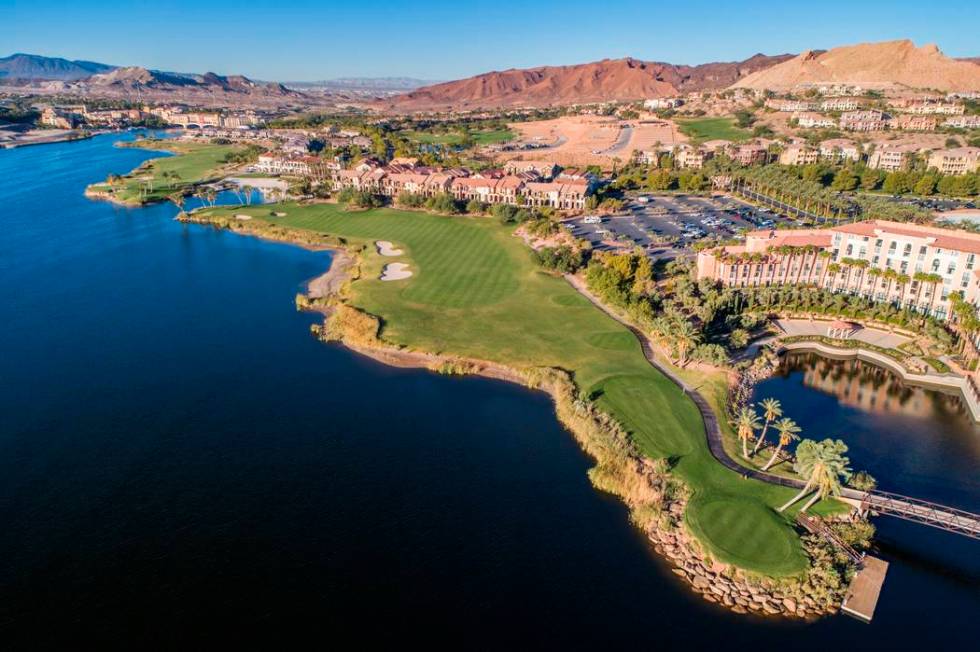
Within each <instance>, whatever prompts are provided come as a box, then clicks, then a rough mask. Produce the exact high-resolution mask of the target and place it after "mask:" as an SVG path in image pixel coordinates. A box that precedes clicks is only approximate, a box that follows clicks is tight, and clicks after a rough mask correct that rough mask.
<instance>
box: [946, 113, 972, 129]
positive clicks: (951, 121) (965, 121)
mask: <svg viewBox="0 0 980 652" xmlns="http://www.w3.org/2000/svg"><path fill="white" fill-rule="evenodd" d="M943 126H946V127H956V128H957V129H980V115H961V116H957V117H955V118H947V119H946V121H945V122H943Z"/></svg>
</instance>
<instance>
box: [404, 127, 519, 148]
mask: <svg viewBox="0 0 980 652" xmlns="http://www.w3.org/2000/svg"><path fill="white" fill-rule="evenodd" d="M402 135H403V136H405V137H406V138H408V139H409V140H413V141H415V142H417V143H424V144H428V145H434V144H435V145H459V144H460V143H462V142H463V134H461V133H459V132H452V133H447V134H431V133H427V132H424V131H405V132H402ZM470 135H471V136H472V137H473V141H474V142H475V143H476V144H477V145H490V144H492V143H503V142H506V141H508V140H513V139H514V132H512V131H510V130H509V129H490V130H487V131H474V132H472V133H471V134H470Z"/></svg>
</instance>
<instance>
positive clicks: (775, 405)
mask: <svg viewBox="0 0 980 652" xmlns="http://www.w3.org/2000/svg"><path fill="white" fill-rule="evenodd" d="M759 407H760V408H762V416H763V418H764V419H765V424H764V425H763V426H762V431H761V432H759V437H758V439H756V440H755V446H754V447H753V448H752V454H753V455H755V454H756V453H758V452H759V447H760V446H762V442H764V441H765V439H766V432H767V431H768V430H769V424H770V423H772V422H773V421H774V420H776V419H778V418H779V417H781V416H783V405H782V403H780V402H779V400H778V399H775V398H765V399H762V400H761V401H760V402H759Z"/></svg>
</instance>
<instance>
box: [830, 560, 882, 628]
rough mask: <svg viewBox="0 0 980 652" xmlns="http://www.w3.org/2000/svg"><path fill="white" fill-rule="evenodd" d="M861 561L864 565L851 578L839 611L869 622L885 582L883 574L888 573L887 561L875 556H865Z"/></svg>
mask: <svg viewBox="0 0 980 652" xmlns="http://www.w3.org/2000/svg"><path fill="white" fill-rule="evenodd" d="M863 563H864V566H863V567H862V568H861V570H859V571H858V573H857V575H855V576H854V579H853V580H851V586H850V587H848V589H847V596H846V597H845V598H844V602H843V603H842V604H841V611H843V612H844V613H846V614H847V615H849V616H853V617H854V618H857V619H858V620H862V621H864V622H866V623H870V622H871V618H872V617H874V615H875V607H876V606H878V596H879V595H881V585H882V584H884V583H885V574H886V573H888V562H887V561H884V560H882V559H878V558H877V557H870V556H866V557H865V558H864V562H863Z"/></svg>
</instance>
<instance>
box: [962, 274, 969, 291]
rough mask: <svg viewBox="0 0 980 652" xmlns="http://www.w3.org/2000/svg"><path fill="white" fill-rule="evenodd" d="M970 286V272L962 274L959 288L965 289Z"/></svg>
mask: <svg viewBox="0 0 980 652" xmlns="http://www.w3.org/2000/svg"><path fill="white" fill-rule="evenodd" d="M968 285H970V272H969V271H966V272H963V276H962V277H961V278H960V287H964V288H965V287H967V286H968Z"/></svg>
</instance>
